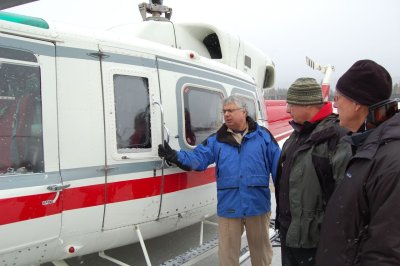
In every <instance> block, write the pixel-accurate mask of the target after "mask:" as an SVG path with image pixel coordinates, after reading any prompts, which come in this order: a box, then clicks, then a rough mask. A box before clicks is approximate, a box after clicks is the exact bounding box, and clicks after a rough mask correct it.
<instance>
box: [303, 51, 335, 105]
mask: <svg viewBox="0 0 400 266" xmlns="http://www.w3.org/2000/svg"><path fill="white" fill-rule="evenodd" d="M306 64H307V65H308V66H309V67H311V68H312V69H315V70H318V71H321V72H322V73H323V74H324V78H323V79H322V84H321V89H322V95H323V97H324V102H327V101H328V97H329V90H330V80H331V74H332V72H333V71H335V67H334V66H331V65H329V64H328V65H325V66H322V65H320V64H318V63H316V62H315V61H314V60H312V59H311V58H309V57H308V56H306Z"/></svg>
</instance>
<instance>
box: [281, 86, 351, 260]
mask: <svg viewBox="0 0 400 266" xmlns="http://www.w3.org/2000/svg"><path fill="white" fill-rule="evenodd" d="M287 112H288V113H290V115H291V117H292V118H293V120H292V121H290V125H291V126H292V127H293V133H292V134H291V135H290V137H289V139H288V140H287V141H286V142H285V144H284V145H283V148H282V154H281V158H280V165H281V167H282V171H280V174H279V175H278V178H277V182H276V183H277V187H276V189H275V193H276V194H275V195H276V198H277V211H276V213H277V218H276V222H277V223H276V224H277V227H279V233H280V237H281V244H282V245H281V254H282V266H300V265H301V266H314V265H315V253H316V251H317V246H318V241H319V235H320V228H321V223H322V220H323V218H324V211H325V206H326V203H327V202H328V200H329V197H330V196H331V194H332V192H333V190H334V188H335V183H337V182H338V181H339V178H340V177H341V176H343V173H344V170H345V167H346V160H347V159H348V158H350V156H351V149H350V145H349V144H348V143H340V139H341V138H342V137H343V136H344V135H345V134H346V133H347V132H348V131H347V130H345V129H344V128H341V127H340V126H339V122H338V118H337V115H336V114H333V108H332V103H331V102H326V103H324V102H323V98H322V91H321V87H320V85H319V84H318V83H317V81H316V80H315V79H313V78H298V79H297V80H296V81H295V82H293V84H292V85H291V86H290V88H289V90H288V93H287Z"/></svg>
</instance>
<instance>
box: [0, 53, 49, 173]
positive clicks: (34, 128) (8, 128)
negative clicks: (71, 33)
mask: <svg viewBox="0 0 400 266" xmlns="http://www.w3.org/2000/svg"><path fill="white" fill-rule="evenodd" d="M5 49H6V50H5ZM9 52H10V53H9ZM6 53H8V54H7V56H5V55H6ZM10 57H12V59H13V60H9V58H10ZM21 60H25V61H21ZM35 62H36V58H35V56H34V55H33V54H28V53H27V52H26V51H19V50H16V49H9V48H2V47H0V175H4V174H24V173H41V172H43V171H44V155H43V133H42V131H43V127H42V98H41V86H40V68H39V66H38V65H37V63H35Z"/></svg>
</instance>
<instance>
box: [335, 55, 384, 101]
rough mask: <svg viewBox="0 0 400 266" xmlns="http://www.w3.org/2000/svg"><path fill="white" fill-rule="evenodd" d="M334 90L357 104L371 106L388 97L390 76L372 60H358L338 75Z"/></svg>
mask: <svg viewBox="0 0 400 266" xmlns="http://www.w3.org/2000/svg"><path fill="white" fill-rule="evenodd" d="M336 90H338V91H339V92H340V93H341V94H343V95H344V96H346V97H347V98H350V99H351V100H353V101H355V102H357V103H359V104H362V105H366V106H371V105H373V104H376V103H378V102H381V101H383V100H387V99H389V98H390V96H391V95H392V78H391V77H390V74H389V72H388V71H387V70H386V69H385V68H384V67H382V66H381V65H379V64H377V63H375V62H374V61H372V60H360V61H357V62H355V63H354V64H353V65H352V66H351V67H350V68H349V70H347V71H346V72H345V73H344V74H343V76H341V77H340V79H339V80H338V82H337V84H336Z"/></svg>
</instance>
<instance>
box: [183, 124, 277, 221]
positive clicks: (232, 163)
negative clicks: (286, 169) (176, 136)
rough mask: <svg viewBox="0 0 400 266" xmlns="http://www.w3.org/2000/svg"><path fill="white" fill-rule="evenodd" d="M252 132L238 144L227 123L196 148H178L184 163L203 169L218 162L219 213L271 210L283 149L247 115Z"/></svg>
mask: <svg viewBox="0 0 400 266" xmlns="http://www.w3.org/2000/svg"><path fill="white" fill-rule="evenodd" d="M247 122H248V125H249V126H248V133H247V134H246V135H245V136H244V138H243V140H242V143H241V144H238V143H237V142H236V140H235V139H234V138H233V136H232V134H231V133H230V132H228V131H227V129H228V128H227V126H226V125H223V126H222V127H221V128H220V129H219V130H218V131H217V133H215V134H213V135H211V136H209V137H208V138H207V139H206V140H205V141H204V142H203V143H202V144H200V145H198V146H197V147H196V148H195V149H194V150H193V151H180V152H178V160H179V162H180V163H182V164H183V165H185V166H187V167H189V168H191V169H193V170H196V171H203V170H205V169H206V168H207V167H208V165H210V164H212V163H214V162H215V163H216V168H215V169H216V170H215V171H216V177H217V178H216V181H217V197H218V216H221V217H226V218H244V217H248V216H258V215H262V214H264V213H266V212H269V211H271V193H270V190H269V177H270V174H272V179H273V181H274V183H275V178H276V174H277V169H278V161H279V157H280V153H281V150H280V148H279V146H278V144H277V142H276V140H275V139H274V137H273V136H272V135H271V133H270V132H269V131H268V130H267V129H266V128H264V127H261V126H259V125H258V124H257V123H256V122H254V121H253V120H252V119H251V118H250V117H247Z"/></svg>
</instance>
